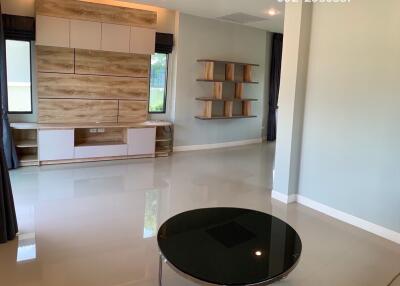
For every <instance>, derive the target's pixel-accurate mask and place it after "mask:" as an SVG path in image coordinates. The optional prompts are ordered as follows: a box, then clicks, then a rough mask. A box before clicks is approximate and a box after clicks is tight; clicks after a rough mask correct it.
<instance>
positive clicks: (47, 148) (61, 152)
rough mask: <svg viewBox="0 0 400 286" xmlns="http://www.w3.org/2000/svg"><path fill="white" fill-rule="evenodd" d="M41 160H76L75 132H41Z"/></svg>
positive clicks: (69, 130)
mask: <svg viewBox="0 0 400 286" xmlns="http://www.w3.org/2000/svg"><path fill="white" fill-rule="evenodd" d="M38 137H39V138H38V143H39V160H40V161H51V160H68V159H73V158H74V130H73V129H68V130H39V132H38Z"/></svg>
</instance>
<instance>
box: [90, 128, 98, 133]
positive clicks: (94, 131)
mask: <svg viewBox="0 0 400 286" xmlns="http://www.w3.org/2000/svg"><path fill="white" fill-rule="evenodd" d="M89 133H97V129H96V128H91V129H89Z"/></svg>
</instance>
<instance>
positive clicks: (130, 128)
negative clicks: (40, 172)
mask: <svg viewBox="0 0 400 286" xmlns="http://www.w3.org/2000/svg"><path fill="white" fill-rule="evenodd" d="M11 128H12V134H13V139H14V141H15V143H16V147H17V152H18V157H19V160H20V163H21V166H31V165H42V164H43V165H46V164H57V163H70V162H88V161H100V160H114V159H133V158H154V157H159V156H169V154H170V153H171V152H172V150H173V131H172V130H173V127H172V123H170V122H164V121H148V122H144V123H141V124H137V125H133V124H126V125H125V124H122V125H121V124H103V125H99V124H96V125H92V124H88V125H83V124H81V125H71V124H66V125H65V124H64V125H63V124H60V125H57V124H35V123H12V124H11Z"/></svg>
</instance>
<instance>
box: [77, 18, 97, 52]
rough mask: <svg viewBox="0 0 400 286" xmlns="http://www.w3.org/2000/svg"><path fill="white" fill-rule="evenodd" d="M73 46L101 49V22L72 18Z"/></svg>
mask: <svg viewBox="0 0 400 286" xmlns="http://www.w3.org/2000/svg"><path fill="white" fill-rule="evenodd" d="M71 48H76V49H87V50H100V48H101V23H97V22H89V21H81V20H71Z"/></svg>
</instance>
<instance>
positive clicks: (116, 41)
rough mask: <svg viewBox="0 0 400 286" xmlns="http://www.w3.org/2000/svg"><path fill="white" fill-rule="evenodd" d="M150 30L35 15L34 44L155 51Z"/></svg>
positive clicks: (136, 51)
mask: <svg viewBox="0 0 400 286" xmlns="http://www.w3.org/2000/svg"><path fill="white" fill-rule="evenodd" d="M155 39H156V31H155V30H154V29H147V28H140V27H131V26H127V25H117V24H108V23H100V22H93V21H83V20H73V19H64V18H57V17H48V16H41V15H38V16H37V17H36V44H37V45H41V46H48V47H63V48H75V49H84V50H93V51H108V52H120V53H134V54H144V55H150V54H153V53H154V52H155Z"/></svg>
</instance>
